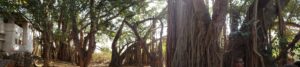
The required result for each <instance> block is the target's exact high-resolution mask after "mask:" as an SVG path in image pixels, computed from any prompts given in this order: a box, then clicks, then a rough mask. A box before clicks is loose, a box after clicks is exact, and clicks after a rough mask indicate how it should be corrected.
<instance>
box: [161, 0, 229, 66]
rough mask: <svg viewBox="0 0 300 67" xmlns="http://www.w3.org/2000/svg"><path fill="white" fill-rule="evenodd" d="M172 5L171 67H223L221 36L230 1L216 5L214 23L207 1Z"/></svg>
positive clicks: (179, 1) (172, 1) (178, 1)
mask: <svg viewBox="0 0 300 67" xmlns="http://www.w3.org/2000/svg"><path fill="white" fill-rule="evenodd" d="M168 3H169V5H168V7H169V19H168V23H169V24H168V25H169V26H168V40H167V41H168V42H167V43H168V44H167V45H168V48H169V49H167V50H168V56H167V57H168V59H167V64H168V67H221V66H222V64H221V62H222V57H221V56H222V52H221V50H220V48H219V46H220V44H221V43H220V34H221V33H222V28H223V26H224V24H225V16H226V13H227V12H226V11H227V3H228V1H227V0H216V1H215V3H214V7H213V15H212V20H211V18H210V15H209V12H208V7H207V5H205V4H204V1H203V0H185V1H182V0H169V1H168ZM172 10H174V12H173V11H172ZM175 11H176V12H175ZM174 33H176V34H174ZM173 46H176V47H173ZM172 52H174V53H172ZM170 57H171V58H170Z"/></svg>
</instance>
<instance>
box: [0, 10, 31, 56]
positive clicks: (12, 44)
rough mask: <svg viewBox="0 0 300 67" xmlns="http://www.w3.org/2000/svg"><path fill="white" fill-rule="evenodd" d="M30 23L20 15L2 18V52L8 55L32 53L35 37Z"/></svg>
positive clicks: (0, 42) (0, 44) (0, 33)
mask: <svg viewBox="0 0 300 67" xmlns="http://www.w3.org/2000/svg"><path fill="white" fill-rule="evenodd" d="M29 26H30V23H29V22H27V20H26V19H25V18H24V17H23V16H22V15H20V14H17V13H12V14H10V15H9V17H7V16H4V15H2V16H0V50H1V51H4V52H8V53H15V52H30V53H31V52H32V50H33V46H32V45H33V35H32V30H31V29H30V27H29Z"/></svg>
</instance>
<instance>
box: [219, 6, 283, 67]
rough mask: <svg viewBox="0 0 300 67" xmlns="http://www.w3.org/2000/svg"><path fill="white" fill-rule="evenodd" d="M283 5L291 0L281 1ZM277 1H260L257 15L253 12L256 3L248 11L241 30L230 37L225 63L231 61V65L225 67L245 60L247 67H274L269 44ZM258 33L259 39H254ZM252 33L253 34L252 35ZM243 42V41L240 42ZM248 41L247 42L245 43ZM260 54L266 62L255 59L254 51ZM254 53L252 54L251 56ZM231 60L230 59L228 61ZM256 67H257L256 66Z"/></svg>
mask: <svg viewBox="0 0 300 67" xmlns="http://www.w3.org/2000/svg"><path fill="white" fill-rule="evenodd" d="M280 2H281V3H282V5H283V6H284V4H286V3H287V2H289V0H281V1H280ZM273 3H275V1H273V0H258V5H257V12H256V14H255V13H254V12H253V11H254V10H253V9H254V8H255V3H252V5H251V6H250V7H249V9H248V11H247V12H248V13H247V16H246V20H245V21H244V23H243V24H242V25H241V28H240V30H239V31H237V32H231V33H230V37H229V46H230V47H229V52H227V53H225V58H224V61H227V62H228V61H229V62H230V63H225V67H232V66H233V64H234V63H233V62H234V61H235V60H237V59H243V61H244V62H245V66H249V67H257V66H258V67H260V66H261V65H262V64H264V65H265V67H274V65H275V64H274V63H273V59H272V49H271V43H269V42H270V41H269V38H268V33H270V32H268V30H269V29H270V27H271V24H272V23H273V21H274V19H275V18H276V16H277V14H276V7H275V5H274V4H273ZM253 15H257V18H253ZM252 19H257V20H258V21H259V22H257V24H256V26H255V27H257V29H256V31H253V30H251V28H253V27H251V26H252V25H251V24H252V23H253V21H257V20H252ZM252 32H256V34H257V38H256V37H254V38H253V33H252ZM250 33H252V34H250ZM239 40H241V41H239ZM253 40H257V41H256V43H257V44H256V45H257V46H256V47H257V48H254V49H253V45H254V41H253ZM245 41H246V42H245ZM253 50H255V51H257V52H259V54H261V55H262V57H263V60H264V62H263V63H262V62H260V60H259V58H258V56H256V57H253V55H255V54H257V53H253V52H254V51H253ZM251 53H252V54H251ZM226 58H230V59H226ZM255 59H256V61H259V63H254V60H255ZM254 65H256V66H254Z"/></svg>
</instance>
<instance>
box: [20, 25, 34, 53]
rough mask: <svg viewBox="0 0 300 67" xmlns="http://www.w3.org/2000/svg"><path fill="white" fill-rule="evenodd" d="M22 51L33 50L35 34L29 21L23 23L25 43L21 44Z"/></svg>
mask: <svg viewBox="0 0 300 67" xmlns="http://www.w3.org/2000/svg"><path fill="white" fill-rule="evenodd" d="M20 51H25V52H30V53H31V52H32V51H33V35H32V30H31V29H30V28H29V24H28V23H24V24H23V44H22V45H20Z"/></svg>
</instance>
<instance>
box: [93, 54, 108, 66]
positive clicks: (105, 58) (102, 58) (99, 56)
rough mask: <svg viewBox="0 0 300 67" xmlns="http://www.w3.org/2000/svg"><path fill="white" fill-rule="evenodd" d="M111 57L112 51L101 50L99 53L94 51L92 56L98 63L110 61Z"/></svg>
mask: <svg viewBox="0 0 300 67" xmlns="http://www.w3.org/2000/svg"><path fill="white" fill-rule="evenodd" d="M110 59H111V52H110V51H101V52H99V53H94V54H93V57H92V62H96V63H104V64H106V63H109V62H110Z"/></svg>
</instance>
